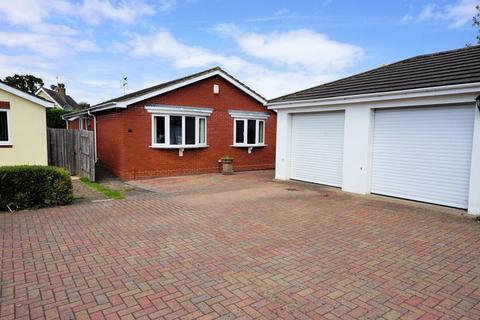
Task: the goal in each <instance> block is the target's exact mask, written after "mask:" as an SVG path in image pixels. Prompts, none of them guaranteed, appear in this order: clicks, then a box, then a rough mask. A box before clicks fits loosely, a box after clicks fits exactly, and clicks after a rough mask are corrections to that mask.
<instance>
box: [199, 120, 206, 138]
mask: <svg viewBox="0 0 480 320" xmlns="http://www.w3.org/2000/svg"><path fill="white" fill-rule="evenodd" d="M198 143H205V119H204V118H199V119H198Z"/></svg>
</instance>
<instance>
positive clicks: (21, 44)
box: [0, 32, 99, 58]
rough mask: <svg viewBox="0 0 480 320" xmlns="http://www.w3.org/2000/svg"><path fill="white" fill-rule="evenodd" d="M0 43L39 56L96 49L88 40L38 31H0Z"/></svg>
mask: <svg viewBox="0 0 480 320" xmlns="http://www.w3.org/2000/svg"><path fill="white" fill-rule="evenodd" d="M0 45H2V46H4V47H8V48H22V49H28V50H29V51H31V52H33V53H35V54H36V55H39V56H44V57H49V58H55V57H61V56H67V55H69V53H70V52H92V51H98V50H99V49H98V47H97V46H96V45H95V43H93V42H91V41H89V40H81V39H73V38H71V37H66V36H57V37H55V38H53V37H51V36H49V35H46V34H40V33H30V32H24V33H22V32H8V33H7V32H0Z"/></svg>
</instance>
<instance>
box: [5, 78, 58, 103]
mask: <svg viewBox="0 0 480 320" xmlns="http://www.w3.org/2000/svg"><path fill="white" fill-rule="evenodd" d="M0 89H2V90H5V91H7V92H9V93H11V94H14V95H16V96H18V97H21V98H23V99H25V100H28V101H31V102H33V103H36V104H39V105H41V106H43V107H45V108H53V102H50V101H46V100H43V99H40V98H37V97H35V96H32V95H30V94H28V93H25V92H23V91H22V90H18V89H16V88H13V87H10V86H8V85H6V84H4V83H1V82H0Z"/></svg>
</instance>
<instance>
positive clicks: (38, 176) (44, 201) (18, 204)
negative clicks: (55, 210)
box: [0, 165, 73, 211]
mask: <svg viewBox="0 0 480 320" xmlns="http://www.w3.org/2000/svg"><path fill="white" fill-rule="evenodd" d="M72 201H73V187H72V180H71V178H70V174H69V173H68V171H67V170H65V169H62V168H57V167H47V166H26V165H25V166H4V167H0V211H8V210H9V209H10V210H22V209H30V208H41V207H51V206H58V205H65V204H68V203H71V202H72Z"/></svg>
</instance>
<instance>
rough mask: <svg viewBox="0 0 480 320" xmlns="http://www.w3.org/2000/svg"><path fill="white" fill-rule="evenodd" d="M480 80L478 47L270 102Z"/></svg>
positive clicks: (412, 61) (428, 56) (423, 57)
mask: <svg viewBox="0 0 480 320" xmlns="http://www.w3.org/2000/svg"><path fill="white" fill-rule="evenodd" d="M474 82H480V46H472V47H465V48H462V49H457V50H451V51H444V52H438V53H433V54H426V55H421V56H416V57H413V58H409V59H406V60H402V61H399V62H396V63H392V64H389V65H386V66H382V67H380V68H376V69H373V70H370V71H367V72H363V73H359V74H356V75H353V76H351V77H348V78H344V79H340V80H337V81H333V82H330V83H326V84H323V85H320V86H316V87H313V88H309V89H306V90H302V91H298V92H295V93H291V94H288V95H285V96H281V97H278V98H275V99H272V100H270V101H269V103H275V102H289V101H302V100H311V99H322V98H333V97H342V96H350V95H358V94H367V93H379V92H389V91H399V90H408V89H418V88H426V87H437V86H445V85H455V84H466V83H474Z"/></svg>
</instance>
